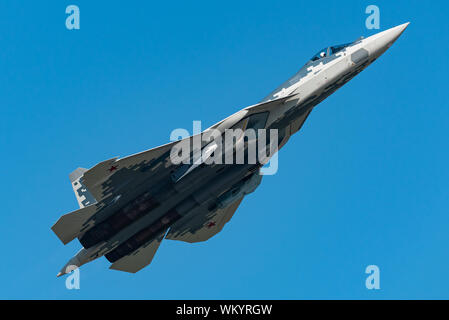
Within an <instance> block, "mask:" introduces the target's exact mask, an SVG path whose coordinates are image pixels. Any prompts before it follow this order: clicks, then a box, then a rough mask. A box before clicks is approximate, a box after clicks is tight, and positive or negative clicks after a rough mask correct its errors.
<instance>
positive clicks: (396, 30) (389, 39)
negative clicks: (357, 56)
mask: <svg viewBox="0 0 449 320" xmlns="http://www.w3.org/2000/svg"><path fill="white" fill-rule="evenodd" d="M409 24H410V22H407V23H404V24H401V25H399V26H396V27H393V28H391V29H388V30H385V31H382V32H379V33H377V34H375V35H373V36H371V37H368V38H366V39H365V41H366V46H365V49H367V50H368V51H369V54H370V56H376V57H378V56H380V55H381V54H382V53H384V52H385V51H386V50H387V49H388V48H389V47H391V45H392V44H393V43H394V42H395V41H396V40H397V39H398V38H399V36H400V35H401V34H402V32H404V30H405V29H406V28H407V26H408V25H409Z"/></svg>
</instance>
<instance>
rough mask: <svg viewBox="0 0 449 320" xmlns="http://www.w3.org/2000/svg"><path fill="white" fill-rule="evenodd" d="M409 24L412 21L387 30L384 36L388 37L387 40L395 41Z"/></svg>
mask: <svg viewBox="0 0 449 320" xmlns="http://www.w3.org/2000/svg"><path fill="white" fill-rule="evenodd" d="M409 24H410V22H406V23H404V24H401V25H399V26H396V27H394V28H391V29H388V30H387V31H385V35H384V37H386V38H388V39H387V40H390V43H393V42H395V41H396V40H397V38H399V36H400V35H401V34H402V32H404V31H405V29H407V27H408V25H409Z"/></svg>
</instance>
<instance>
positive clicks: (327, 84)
mask: <svg viewBox="0 0 449 320" xmlns="http://www.w3.org/2000/svg"><path fill="white" fill-rule="evenodd" d="M407 25H408V24H404V25H400V26H398V27H395V28H392V29H389V30H387V31H384V32H381V33H378V34H376V35H374V36H372V37H369V38H367V39H359V40H357V41H355V42H353V43H350V44H346V45H341V46H334V47H328V48H326V49H323V50H322V52H320V53H319V55H317V56H315V57H313V58H312V59H311V60H310V61H309V62H307V63H306V64H305V65H304V66H303V67H302V68H301V69H300V70H299V71H298V72H297V73H296V74H295V75H294V76H293V77H292V78H290V79H289V80H287V81H286V82H285V83H284V84H282V85H281V86H280V87H279V88H277V89H276V90H275V91H273V92H272V93H271V94H270V95H269V96H267V97H266V98H265V99H263V100H262V102H261V103H259V104H256V105H253V106H250V107H247V108H244V109H242V110H240V111H239V112H237V113H235V114H233V115H231V116H230V117H228V118H226V119H224V120H222V121H220V122H218V123H217V124H216V125H214V126H212V127H211V128H209V129H207V130H205V131H204V132H203V134H204V133H208V132H212V131H213V130H215V131H216V132H219V133H220V134H223V135H224V133H225V132H226V130H228V129H232V128H235V127H238V128H240V127H243V128H245V129H246V128H247V127H248V126H249V127H251V126H252V128H254V129H268V130H270V129H275V130H277V141H276V145H277V146H278V149H280V148H282V147H283V146H284V145H285V144H286V142H287V141H288V140H289V138H290V137H291V136H292V135H293V134H294V133H296V132H298V131H299V130H300V129H301V127H302V125H303V124H304V122H305V121H306V119H307V117H308V116H309V114H310V112H311V111H312V109H313V108H314V107H315V106H316V105H317V104H319V103H320V102H321V101H323V100H324V99H325V98H327V97H328V96H329V95H331V94H332V93H333V92H335V91H336V90H337V89H338V88H340V87H341V86H343V85H344V84H345V83H347V82H348V81H349V80H350V79H352V78H353V77H354V76H355V75H357V74H358V73H359V72H361V71H362V70H363V69H364V68H366V67H367V66H368V65H370V64H371V63H372V62H373V61H374V60H376V59H377V58H378V57H379V56H380V55H381V54H382V53H384V52H385V51H386V50H387V49H388V48H389V47H390V46H391V44H392V43H393V42H394V41H395V40H396V39H397V38H398V37H399V35H400V34H401V33H402V32H403V31H404V29H405V28H406V27H407ZM197 138H198V136H193V137H189V138H186V139H184V140H183V142H184V143H188V144H190V145H191V146H193V144H194V141H195V139H197ZM239 139H240V140H239ZM259 139H260V138H259V136H256V138H255V140H254V141H253V142H254V143H256V144H257V143H259V142H260V141H259ZM272 142H273V141H270V143H272ZM178 143H179V142H172V143H169V144H166V145H163V146H160V147H157V148H154V149H151V150H148V151H144V152H142V153H138V154H135V155H132V156H129V157H125V158H122V159H117V158H113V159H109V160H106V161H103V162H101V163H99V164H97V165H96V166H94V167H93V168H91V169H89V170H86V169H82V168H78V169H77V170H75V171H74V172H73V173H72V174H71V175H70V180H71V182H72V186H73V189H74V192H75V195H76V197H77V199H78V202H79V205H80V209H79V210H76V211H74V212H71V213H68V214H66V215H63V216H62V217H61V218H60V219H59V220H58V221H57V222H56V223H55V225H53V227H52V230H53V231H54V232H55V233H56V235H57V236H58V237H59V238H60V240H61V241H62V242H63V243H64V244H66V243H68V242H70V241H72V240H74V239H75V238H76V239H78V240H79V242H80V243H81V245H82V246H83V248H82V249H81V251H80V252H78V254H77V255H76V256H74V257H73V258H72V259H70V261H69V262H68V263H67V264H66V265H65V266H64V267H63V268H62V269H61V271H60V273H59V274H58V275H62V274H65V273H68V272H69V271H70V270H72V269H73V268H74V267H75V268H76V267H79V266H81V265H83V264H85V263H87V262H89V261H92V260H94V259H97V258H99V257H101V256H105V257H106V259H108V261H109V262H111V263H112V265H111V268H112V269H116V270H121V271H127V272H137V271H139V270H140V269H142V268H143V267H145V266H146V265H148V264H149V263H150V262H151V260H152V258H153V256H154V254H155V252H156V250H157V249H158V247H159V245H160V243H161V241H162V240H163V239H164V238H165V239H169V240H180V241H186V242H191V243H193V242H200V241H205V240H207V239H209V238H210V237H212V236H213V235H215V234H217V233H218V232H220V231H221V230H222V228H223V226H224V225H225V224H226V223H227V222H228V221H229V220H230V219H231V217H232V215H233V214H234V212H235V211H236V210H237V208H238V206H239V204H240V203H241V201H242V200H243V198H244V197H245V196H246V195H248V194H249V193H251V192H253V191H254V190H255V189H256V188H257V186H258V185H259V184H260V182H261V179H262V176H261V175H260V174H259V172H260V168H261V167H262V166H263V163H260V162H255V163H254V162H251V163H250V162H244V163H241V164H224V163H221V164H220V163H213V164H205V163H196V162H195V161H194V160H195V152H196V151H195V148H194V146H193V148H192V150H194V151H192V152H191V153H189V155H188V158H189V160H190V161H188V162H187V163H181V164H174V163H172V161H171V152H172V148H174V147H175V146H177V145H178ZM249 145H250V143H249V142H248V141H247V140H244V139H243V140H242V139H241V138H238V139H237V141H236V142H235V144H234V145H233V146H232V150H234V151H233V152H234V157H236V153H237V151H238V150H243V151H244V152H243V153H244V154H245V157H244V158H245V159H246V158H247V153H248V149H249ZM200 146H201V150H203V151H204V150H205V149H207V148H211V143H210V142H208V141H200ZM265 146H267V143H265ZM213 147H214V148H213V149H211V150H214V152H218V151H220V150H221V149H220V148H218V147H217V146H216V145H214V146H213ZM258 148H259V146H258ZM272 155H273V154H270V157H271V156H272ZM223 162H224V161H223Z"/></svg>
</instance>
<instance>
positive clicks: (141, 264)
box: [109, 233, 164, 273]
mask: <svg viewBox="0 0 449 320" xmlns="http://www.w3.org/2000/svg"><path fill="white" fill-rule="evenodd" d="M163 238H164V233H162V234H161V235H160V236H159V237H158V238H156V239H153V240H151V241H149V242H147V243H146V244H145V245H144V246H142V247H140V248H138V249H137V250H135V251H133V252H132V253H130V254H129V255H127V256H124V257H123V258H120V259H119V260H117V261H116V262H114V263H113V264H111V266H110V267H109V269H114V270H119V271H125V272H131V273H136V272H137V271H139V270H140V269H142V268H145V267H146V266H147V265H149V264H150V263H151V261H152V260H153V257H154V255H155V254H156V251H157V249H158V248H159V245H160V244H161V242H162V239H163Z"/></svg>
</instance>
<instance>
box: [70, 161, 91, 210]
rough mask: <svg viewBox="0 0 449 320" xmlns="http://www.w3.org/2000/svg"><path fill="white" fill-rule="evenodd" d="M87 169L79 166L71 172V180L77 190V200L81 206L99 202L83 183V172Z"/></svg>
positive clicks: (75, 190)
mask: <svg viewBox="0 0 449 320" xmlns="http://www.w3.org/2000/svg"><path fill="white" fill-rule="evenodd" d="M86 171H87V169H84V168H78V169H76V170H75V171H73V172H72V173H71V174H69V178H70V182H71V183H72V188H73V192H75V196H76V200H77V201H78V204H79V206H80V208H84V207H87V206H90V205H92V204H94V203H96V202H97V200H95V198H94V197H93V196H92V194H91V193H90V192H89V190H88V189H87V188H86V186H85V185H84V184H83V181H82V180H83V179H82V177H83V174H84V172H86Z"/></svg>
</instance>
